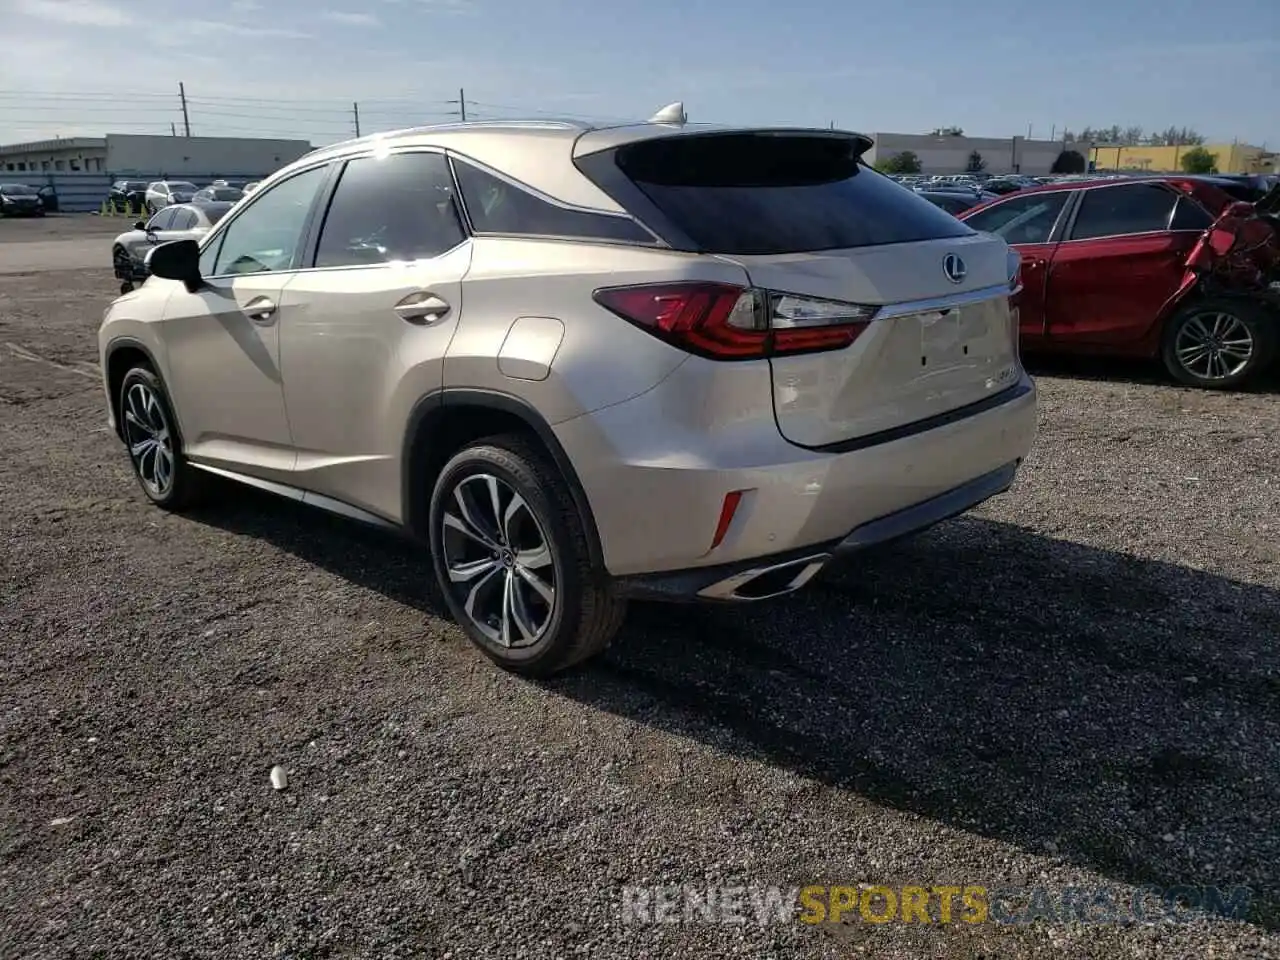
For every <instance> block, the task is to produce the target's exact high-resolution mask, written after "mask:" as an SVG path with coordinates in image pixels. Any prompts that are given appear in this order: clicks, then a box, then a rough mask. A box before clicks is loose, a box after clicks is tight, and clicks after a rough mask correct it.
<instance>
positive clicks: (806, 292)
mask: <svg viewBox="0 0 1280 960" xmlns="http://www.w3.org/2000/svg"><path fill="white" fill-rule="evenodd" d="M680 113H681V115H683V111H680ZM671 114H672V110H671V109H668V110H664V111H663V112H662V113H661V114H659V115H658V116H659V117H667V116H670V115H671ZM535 144H536V147H537V149H536V150H535V149H533V147H534V145H535ZM870 146H871V140H870V139H869V138H866V137H863V136H861V135H859V134H853V133H846V132H840V131H834V130H826V129H823V130H795V131H778V130H769V131H763V132H762V131H756V130H750V129H724V128H714V127H712V128H703V127H699V128H687V127H685V126H683V125H682V124H681V123H679V122H673V121H671V120H663V122H656V120H655V122H652V123H648V124H636V125H632V126H624V127H613V128H606V129H596V128H593V127H591V126H587V125H582V124H577V123H567V122H555V123H553V122H539V123H528V122H525V123H500V122H480V123H472V124H467V125H465V126H459V125H452V126H447V127H439V128H423V129H417V130H410V131H400V132H397V133H394V134H388V135H386V136H385V137H381V138H379V139H378V140H377V141H376V142H371V140H370V139H363V140H356V141H353V142H350V143H346V144H340V145H336V146H333V147H327V148H322V149H320V150H317V151H315V152H314V153H311V154H309V155H308V156H306V157H304V158H302V159H301V160H299V161H296V162H294V163H293V164H291V165H290V166H289V167H287V168H286V169H284V170H283V171H281V172H279V173H277V174H274V175H273V176H272V177H270V178H269V179H267V180H265V181H264V182H263V185H262V187H261V188H260V189H259V190H257V191H256V192H254V193H253V194H251V195H250V196H248V197H246V198H245V199H244V200H243V201H241V202H240V203H238V204H236V205H235V207H234V208H233V209H232V211H231V212H230V213H229V214H228V215H227V216H226V217H224V218H223V220H222V221H221V222H220V223H219V224H218V225H217V226H216V227H215V228H214V229H213V230H212V231H211V232H210V233H209V234H208V235H207V236H206V237H204V238H203V240H201V241H200V242H198V243H197V242H196V241H192V240H181V241H177V242H174V243H167V244H164V245H162V246H159V247H156V249H155V250H154V251H153V252H152V253H151V259H150V267H151V272H152V278H151V279H149V280H148V281H147V282H146V283H145V284H144V285H143V286H142V287H141V288H139V289H138V290H136V291H135V292H133V293H131V294H129V295H127V296H124V297H122V298H120V299H118V300H116V301H115V302H114V303H113V304H112V305H111V307H110V308H109V309H108V310H107V312H106V315H105V316H104V318H103V323H102V325H101V328H100V330H99V346H100V350H101V362H102V370H103V377H104V384H105V388H106V396H107V398H108V401H109V413H110V418H111V422H112V423H113V424H114V427H115V429H116V430H117V431H118V433H119V436H120V438H121V440H122V441H124V443H125V445H126V447H127V449H128V451H129V452H130V457H131V462H132V465H133V469H134V471H135V473H136V475H137V478H138V481H139V483H140V485H141V488H142V490H143V491H144V492H145V495H146V496H147V497H149V498H150V499H151V500H152V501H154V502H155V503H156V504H158V505H160V506H162V507H166V508H171V509H179V508H182V507H184V506H186V505H188V504H190V503H192V502H194V500H195V499H196V498H197V497H198V496H199V495H200V493H201V483H202V481H203V480H205V479H207V478H208V476H209V474H211V473H212V474H217V475H219V476H221V477H227V478H231V479H237V480H241V481H243V482H246V483H249V484H253V485H256V486H259V487H263V488H266V489H268V490H272V491H275V492H277V493H280V494H283V495H284V496H287V497H292V498H294V499H297V500H301V501H302V502H304V503H307V504H313V505H315V506H317V507H320V508H323V509H327V510H330V511H332V512H335V513H338V514H341V515H344V516H347V517H354V518H359V519H363V520H366V521H368V522H370V523H374V524H378V525H380V526H383V527H391V528H394V529H396V530H399V531H401V532H404V533H406V534H408V535H410V536H413V537H415V538H416V539H417V540H418V541H419V542H421V543H423V544H424V545H426V547H427V550H428V551H429V553H430V556H431V559H432V563H433V565H434V568H435V574H436V578H437V579H438V581H439V583H440V585H441V588H442V590H443V592H444V596H445V598H446V602H447V604H448V607H449V609H450V611H451V612H452V613H453V615H454V616H455V617H456V618H457V619H458V621H459V623H460V624H461V625H462V627H463V629H464V630H465V631H466V633H467V634H468V636H469V637H470V638H471V640H472V641H474V643H475V644H476V645H477V646H478V647H479V648H480V649H481V650H482V651H483V652H484V653H485V654H486V655H488V656H489V657H491V658H492V659H493V660H495V661H496V662H498V663H499V664H501V665H503V666H504V667H506V668H509V669H511V670H515V671H519V672H523V673H529V674H546V673H550V672H554V671H556V670H559V669H562V668H565V667H567V666H569V665H571V664H573V663H576V662H579V661H581V660H583V659H585V658H587V657H589V656H591V655H593V654H595V653H597V652H598V651H599V650H601V649H602V648H603V647H604V646H605V645H606V643H607V642H608V640H609V638H610V637H611V636H612V635H613V633H614V632H615V631H616V630H617V628H618V626H619V624H620V623H621V620H622V617H623V613H624V610H625V602H626V600H627V598H629V597H649V598H665V599H668V600H707V601H722V602H742V601H751V600H759V599H764V598H767V597H772V596H777V595H780V594H785V593H789V592H791V591H793V590H796V589H799V588H800V587H801V586H803V585H804V584H805V583H806V582H807V581H809V580H810V579H811V578H812V577H813V576H814V575H815V574H816V573H817V572H818V571H819V570H820V569H821V568H822V567H823V566H824V565H825V564H827V563H828V562H829V561H830V560H831V558H832V557H833V556H834V555H836V554H838V553H846V552H848V551H855V550H858V549H861V548H863V547H867V546H869V545H872V544H875V543H879V542H883V541H886V540H889V539H892V538H896V537H899V536H902V535H906V534H909V533H912V532H914V531H917V530H919V529H922V528H924V527H926V526H928V525H930V524H932V523H934V522H937V521H940V520H942V519H944V518H946V517H950V516H953V515H955V514H957V513H959V512H962V511H964V510H967V509H968V508H969V507H971V506H973V505H975V504H977V503H979V502H981V501H983V500H985V499H987V498H988V497H990V496H992V495H994V494H996V493H998V492H1000V491H1002V490H1004V489H1006V488H1007V487H1008V486H1009V484H1010V483H1011V482H1012V480H1013V478H1014V475H1015V473H1016V471H1017V469H1018V466H1019V464H1020V463H1021V461H1022V459H1023V458H1024V457H1025V456H1026V454H1027V452H1028V450H1029V449H1030V446H1031V443H1032V439H1033V436H1034V433H1035V429H1036V410H1035V399H1036V394H1035V386H1034V384H1033V382H1032V381H1031V380H1030V379H1029V378H1028V377H1027V376H1026V374H1025V373H1024V371H1023V369H1022V367H1021V365H1020V363H1019V359H1018V354H1017V350H1016V342H1015V341H1016V330H1015V329H1014V327H1013V324H1012V321H1011V312H1010V306H1009V299H1010V296H1011V293H1012V292H1013V290H1014V287H1013V283H1014V280H1015V275H1016V272H1017V265H1018V260H1017V257H1016V256H1014V255H1013V254H1012V252H1011V251H1010V250H1009V248H1008V246H1007V245H1006V244H1005V242H1004V241H1003V240H1001V239H999V238H998V237H993V236H990V235H986V234H981V233H975V232H974V231H972V230H970V229H969V228H968V227H966V226H965V225H964V224H962V223H960V222H959V221H958V220H956V219H955V218H954V217H951V216H949V215H948V214H946V213H944V212H943V211H941V210H939V209H938V208H937V207H935V206H933V205H932V204H930V203H929V202H928V201H926V200H924V199H923V198H921V197H918V196H915V195H914V194H912V193H911V192H910V191H908V190H903V189H900V188H899V187H897V186H896V185H895V184H893V183H892V182H891V181H890V180H888V179H887V178H886V177H883V176H880V175H878V174H876V173H875V172H874V171H873V170H871V169H870V168H869V167H866V166H864V165H862V163H861V160H860V158H861V156H862V155H863V153H864V152H865V151H866V150H867V149H869V148H870ZM319 211H325V213H324V216H323V217H321V216H319ZM286 410H287V415H286Z"/></svg>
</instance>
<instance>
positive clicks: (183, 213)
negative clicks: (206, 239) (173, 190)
mask: <svg viewBox="0 0 1280 960" xmlns="http://www.w3.org/2000/svg"><path fill="white" fill-rule="evenodd" d="M195 225H196V212H195V211H194V210H178V211H176V212H175V213H174V215H173V223H171V224H170V225H169V229H170V230H190V229H191V228H192V227H194V226H195Z"/></svg>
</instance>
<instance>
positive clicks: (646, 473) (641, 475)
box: [553, 361, 1036, 596]
mask: <svg viewBox="0 0 1280 960" xmlns="http://www.w3.org/2000/svg"><path fill="white" fill-rule="evenodd" d="M707 362H708V363H711V362H712V361H707ZM749 366H750V365H739V368H738V369H736V370H735V371H734V374H733V375H734V376H735V377H738V378H740V379H746V380H747V381H748V382H747V383H745V384H741V387H742V389H739V386H740V385H739V384H738V383H737V382H734V383H733V384H731V385H730V387H729V388H728V389H726V390H724V391H722V392H721V393H720V394H717V393H716V389H715V384H714V383H713V384H712V387H711V388H709V389H703V382H702V377H703V373H702V372H701V371H696V370H695V371H693V373H692V374H691V375H690V376H689V378H688V381H687V385H682V384H680V383H679V382H678V381H679V380H680V373H681V371H677V372H676V373H675V374H673V375H672V376H671V377H669V378H668V380H667V381H666V382H664V383H663V384H662V385H661V386H660V387H659V388H658V389H655V390H651V391H649V392H648V393H646V394H644V395H642V396H640V397H637V398H635V399H633V400H630V401H627V402H625V403H621V404H617V405H615V406H613V407H609V408H606V409H604V410H599V411H596V412H594V413H591V414H588V415H586V416H582V417H578V418H576V419H574V420H572V421H568V422H565V423H561V424H558V425H557V426H555V427H554V428H553V429H554V430H555V433H556V436H557V439H558V440H559V441H560V443H561V446H562V447H563V449H564V450H565V452H566V454H567V455H568V456H569V458H570V460H571V461H572V462H573V463H574V465H575V467H576V469H577V472H578V477H579V479H580V480H581V482H582V488H583V491H584V493H585V494H586V498H587V500H588V502H589V504H590V506H591V512H592V514H593V517H594V520H595V523H596V528H597V530H598V531H599V534H600V544H601V548H602V552H603V555H604V557H603V559H604V563H605V567H606V569H607V570H608V572H609V574H610V575H611V576H612V577H613V578H614V579H615V580H616V581H617V582H618V583H619V584H620V586H622V587H623V588H624V589H626V590H631V591H634V592H635V593H637V594H640V593H644V594H647V595H652V594H654V592H655V591H656V592H657V593H660V594H661V595H664V596H668V595H679V594H680V593H682V592H684V593H690V592H691V593H692V594H693V595H698V594H699V593H702V595H704V596H708V594H706V593H705V592H704V591H705V590H706V588H707V587H708V586H712V585H714V584H715V583H717V582H718V581H719V580H723V579H724V577H726V576H733V575H735V574H736V573H738V572H742V571H746V570H753V569H757V568H760V567H762V566H769V565H772V564H774V563H785V562H789V561H791V560H794V559H798V560H803V559H805V558H806V557H807V556H818V555H822V554H829V553H832V552H834V550H835V549H836V548H837V547H838V546H839V545H840V544H841V543H842V542H844V541H846V540H848V541H849V542H848V544H846V545H845V547H844V549H853V548H856V547H858V546H866V545H868V544H871V543H880V542H884V541H885V540H889V539H893V538H895V537H897V536H902V535H904V534H906V533H911V532H913V531H915V530H918V529H921V528H922V527H925V526H928V525H929V524H931V523H935V522H937V521H938V520H941V519H945V518H946V517H948V516H952V515H954V514H955V513H958V512H963V511H964V510H966V509H968V508H969V507H970V506H972V505H974V504H976V503H979V502H981V501H982V500H984V499H986V498H987V497H989V496H991V495H992V494H994V493H996V492H998V491H999V490H1000V489H1004V488H1005V487H1007V486H1008V483H1009V482H1011V480H1012V474H1013V471H1015V470H1016V469H1017V465H1018V464H1019V463H1021V462H1022V460H1023V459H1024V458H1025V457H1026V456H1027V454H1028V452H1029V451H1030V449H1031V445H1032V443H1033V441H1034V439H1035V433H1036V390H1035V385H1034V383H1033V381H1032V380H1031V379H1030V378H1029V377H1027V376H1026V375H1025V374H1023V375H1022V376H1021V377H1020V378H1019V380H1018V381H1017V382H1016V383H1015V384H1014V385H1013V386H1011V387H1010V388H1008V389H1006V390H1004V391H1001V392H1000V394H999V395H995V394H993V395H992V396H991V397H990V398H988V400H989V401H990V402H987V401H983V402H982V403H979V404H974V405H971V406H970V407H968V408H964V409H963V410H962V411H957V412H956V415H954V416H952V415H948V416H947V417H945V418H937V419H935V420H931V421H922V422H919V423H917V424H913V425H912V429H910V430H904V431H895V432H894V433H893V434H891V435H888V436H885V437H883V438H880V442H877V443H876V444H875V445H873V446H865V447H864V446H859V447H858V448H856V449H851V450H848V451H842V452H831V451H819V450H808V449H805V448H802V447H797V446H795V445H793V444H790V443H788V442H787V441H786V440H784V439H783V438H782V437H781V435H780V434H779V433H778V429H777V426H776V423H775V422H774V418H773V415H772V414H773V411H772V409H771V407H770V406H769V404H768V400H769V398H770V392H769V388H768V381H767V377H768V371H767V370H765V371H763V372H762V373H761V374H760V380H759V381H757V382H754V383H752V382H750V379H751V377H753V376H755V374H753V372H752V371H751V370H749V369H747V368H748V367H749ZM681 369H682V370H683V368H681ZM686 392H688V394H689V395H688V396H685V393H686ZM744 396H745V398H746V399H745V400H739V398H740V397H744ZM761 396H763V398H764V402H763V403H761V402H759V401H758V399H757V398H759V397H761ZM730 401H737V402H735V403H731V402H730ZM734 492H737V493H738V494H739V496H738V497H737V498H735V499H736V501H737V507H736V509H734V510H732V513H731V519H729V521H728V523H727V526H726V527H725V529H724V531H723V536H721V537H720V538H719V539H718V542H717V536H716V534H717V528H718V527H719V526H720V521H721V518H722V513H724V512H725V510H726V507H725V504H726V496H727V495H728V494H730V493H734ZM713 543H714V544H715V546H713ZM762 558H763V559H762ZM703 570H710V571H712V572H711V573H710V574H709V575H707V576H705V577H704V576H703V575H702V574H701V573H700V572H698V573H697V575H696V576H694V577H693V578H692V579H691V578H690V574H692V573H694V572H697V571H703ZM722 571H727V572H724V573H723V574H722V575H721V576H718V577H717V575H716V574H717V573H721V572H722ZM797 572H800V571H797ZM809 575H811V574H809ZM781 577H782V574H781V573H779V574H777V576H776V577H775V578H774V579H778V578H781ZM664 580H666V581H671V582H672V583H675V584H693V585H694V587H695V588H694V589H693V590H692V591H689V590H687V589H684V588H680V589H669V588H668V587H665V586H662V585H661V581H664ZM694 581H697V582H696V583H694Z"/></svg>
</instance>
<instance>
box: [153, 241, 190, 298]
mask: <svg viewBox="0 0 1280 960" xmlns="http://www.w3.org/2000/svg"><path fill="white" fill-rule="evenodd" d="M147 267H148V268H149V269H150V270H151V274H152V276H156V277H163V278H164V279H165V280H181V281H182V282H183V284H185V285H186V288H187V289H188V290H189V291H191V292H192V293H195V291H196V290H198V289H200V285H201V283H202V282H203V281H202V280H201V279H200V245H199V244H198V243H196V242H195V241H194V240H173V241H171V242H169V243H162V244H160V246H158V247H156V248H154V249H153V250H152V251H151V253H150V255H149V256H148V257H147Z"/></svg>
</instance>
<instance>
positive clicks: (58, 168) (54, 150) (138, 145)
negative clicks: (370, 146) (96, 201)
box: [0, 133, 312, 179]
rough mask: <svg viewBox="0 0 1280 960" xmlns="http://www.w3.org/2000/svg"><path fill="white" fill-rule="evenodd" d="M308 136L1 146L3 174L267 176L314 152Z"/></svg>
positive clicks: (112, 137)
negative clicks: (221, 172) (218, 173)
mask: <svg viewBox="0 0 1280 960" xmlns="http://www.w3.org/2000/svg"><path fill="white" fill-rule="evenodd" d="M311 149H312V147H311V144H310V143H309V142H307V141H306V140H263V139H258V138H253V137H161V136H139V135H134V134H120V133H109V134H107V135H106V136H105V137H67V138H59V139H55V140H37V141H33V142H31V143H17V144H11V145H9V146H0V175H3V176H4V177H6V178H8V179H22V177H21V176H20V175H21V174H26V175H27V178H28V179H31V177H30V175H31V174H33V173H35V174H57V173H107V174H111V175H112V176H138V177H150V176H170V177H180V176H182V175H183V174H205V173H209V172H210V171H219V170H226V171H233V172H235V173H237V174H240V175H253V176H265V175H266V174H269V173H272V172H274V171H276V170H278V169H280V168H281V167H282V166H284V165H285V164H287V163H291V162H292V161H294V160H296V159H298V158H299V157H301V156H303V155H304V154H307V153H310V152H311Z"/></svg>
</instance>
